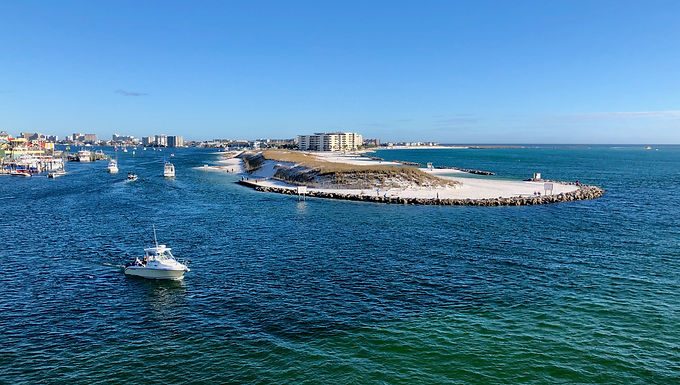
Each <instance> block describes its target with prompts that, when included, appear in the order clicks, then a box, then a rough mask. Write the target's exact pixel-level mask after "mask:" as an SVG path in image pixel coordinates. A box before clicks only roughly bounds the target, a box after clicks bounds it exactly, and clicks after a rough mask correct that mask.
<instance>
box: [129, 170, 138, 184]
mask: <svg viewBox="0 0 680 385" xmlns="http://www.w3.org/2000/svg"><path fill="white" fill-rule="evenodd" d="M127 180H128V182H133V181H136V180H137V174H135V173H133V172H129V173H128V175H127Z"/></svg>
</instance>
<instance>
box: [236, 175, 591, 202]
mask: <svg viewBox="0 0 680 385" xmlns="http://www.w3.org/2000/svg"><path fill="white" fill-rule="evenodd" d="M236 183H238V184H241V185H243V186H247V187H250V188H252V189H254V190H256V191H262V192H274V193H279V194H287V195H297V192H296V190H295V189H294V188H285V187H273V186H261V185H259V184H257V183H255V182H251V181H248V180H241V181H237V182H236ZM560 183H562V182H560ZM565 184H573V183H565ZM602 194H604V190H603V189H601V188H599V187H596V186H589V185H583V184H581V185H579V188H578V190H575V191H572V192H568V193H561V194H556V195H539V196H528V197H525V196H521V197H510V198H501V197H499V198H487V199H469V198H466V199H435V198H402V197H385V196H372V195H356V194H344V193H341V192H325V191H313V190H308V191H307V194H306V195H307V196H309V197H317V198H329V199H344V200H351V201H364V202H376V203H396V204H405V205H406V204H411V205H440V206H531V205H541V204H549V203H560V202H570V201H579V200H587V199H595V198H599V197H601V196H602Z"/></svg>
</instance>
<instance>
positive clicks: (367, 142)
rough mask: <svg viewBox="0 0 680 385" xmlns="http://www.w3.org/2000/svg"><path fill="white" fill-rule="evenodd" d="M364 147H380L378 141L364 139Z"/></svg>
mask: <svg viewBox="0 0 680 385" xmlns="http://www.w3.org/2000/svg"><path fill="white" fill-rule="evenodd" d="M363 144H364V147H380V139H377V138H376V139H364V142H363Z"/></svg>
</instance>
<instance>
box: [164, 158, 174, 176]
mask: <svg viewBox="0 0 680 385" xmlns="http://www.w3.org/2000/svg"><path fill="white" fill-rule="evenodd" d="M163 176H164V177H166V178H174V177H175V165H174V164H172V163H170V162H165V166H163Z"/></svg>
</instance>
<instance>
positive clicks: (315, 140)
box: [298, 132, 363, 151]
mask: <svg viewBox="0 0 680 385" xmlns="http://www.w3.org/2000/svg"><path fill="white" fill-rule="evenodd" d="M362 144H363V139H362V137H361V135H360V134H357V133H354V132H324V133H316V134H314V135H299V136H298V148H299V149H300V150H303V151H355V150H357V149H359V147H361V145H362Z"/></svg>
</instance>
